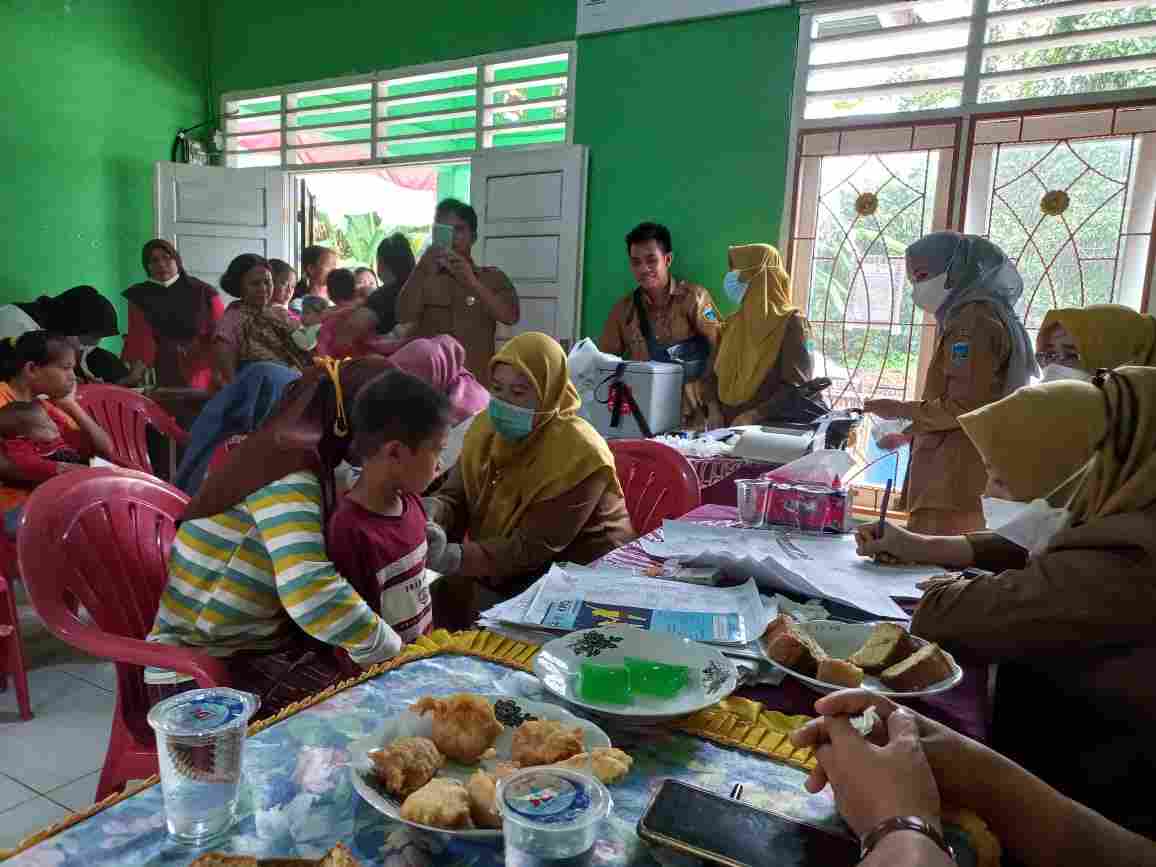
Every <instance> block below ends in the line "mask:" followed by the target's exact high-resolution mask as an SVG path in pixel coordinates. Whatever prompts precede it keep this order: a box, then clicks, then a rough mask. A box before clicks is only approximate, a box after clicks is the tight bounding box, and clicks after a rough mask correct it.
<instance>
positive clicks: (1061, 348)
mask: <svg viewBox="0 0 1156 867" xmlns="http://www.w3.org/2000/svg"><path fill="white" fill-rule="evenodd" d="M1036 360H1037V361H1038V362H1039V365H1040V370H1041V371H1043V379H1044V382H1050V381H1051V380H1055V379H1083V380H1085V381H1087V380H1089V379H1091V374H1093V373H1095V372H1096V371H1097V370H1099V369H1100V368H1102V367H1106V368H1108V369H1112V368H1114V367H1119V366H1120V365H1121V364H1143V365H1147V366H1149V367H1151V366H1152V365H1156V317H1152V316H1149V315H1147V314H1144V313H1137V312H1136V311H1135V310H1133V309H1131V308H1130V307H1124V306H1122V305H1120V304H1093V305H1092V306H1090V307H1068V308H1062V309H1059V310H1051V311H1049V312H1048V314H1047V316H1045V317H1044V321H1043V323H1042V324H1041V325H1040V333H1039V335H1038V336H1037V337H1036Z"/></svg>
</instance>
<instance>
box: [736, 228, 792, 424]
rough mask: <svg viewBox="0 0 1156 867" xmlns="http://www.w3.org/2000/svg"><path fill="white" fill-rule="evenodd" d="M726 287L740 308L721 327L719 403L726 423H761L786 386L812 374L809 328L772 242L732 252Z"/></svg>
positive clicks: (743, 247) (739, 248)
mask: <svg viewBox="0 0 1156 867" xmlns="http://www.w3.org/2000/svg"><path fill="white" fill-rule="evenodd" d="M728 259H729V262H730V268H731V270H730V271H728V272H727V276H726V280H725V282H724V285H723V288H724V290H725V291H726V293H727V294H728V295H729V296H730V297H731V300H733V301H735V302H737V303H739V304H740V307H739V310H738V312H737V313H735V314H734V315H733V316H731V317H730V318H729V319H727V321H726V323H725V324H724V325H723V335H722V341H721V343H720V344H719V349H718V356H717V358H716V359H715V373H716V374H717V377H718V396H719V404H720V406H721V409H722V416H723V420H724V422H725V423H726V424H760V423H762V422H764V421H766V420H767V417H766V410H767V409H768V408H769V407H770V406H773V401H774V400H775V398H776V397H777V396H778V395H779V392H780V390H781V389H782V388H783V386H784V385H802V384H803V383H804V382H807V381H808V380H809V379H810V378H811V369H812V362H811V352H810V349H809V348H808V341H809V338H810V329H809V327H808V325H807V320H806V319H805V318H804V317H803V314H802V312H801V311H800V310H799V309H798V308H797V307H793V306H791V278H790V275H789V274H787V272H786V270H785V269H784V268H783V259H782V257H781V256H780V255H779V251H778V250H776V249H775V248H774V247H772V246H771V245H770V244H744V245H742V246H738V247H731V248H730V250H729V252H728Z"/></svg>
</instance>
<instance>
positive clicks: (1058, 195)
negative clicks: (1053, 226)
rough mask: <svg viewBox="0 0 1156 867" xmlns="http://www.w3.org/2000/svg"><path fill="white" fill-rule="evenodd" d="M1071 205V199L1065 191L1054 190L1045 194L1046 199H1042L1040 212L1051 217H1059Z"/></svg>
mask: <svg viewBox="0 0 1156 867" xmlns="http://www.w3.org/2000/svg"><path fill="white" fill-rule="evenodd" d="M1071 203H1072V200H1071V198H1070V197H1069V196H1068V194H1067V193H1065V192H1064V191H1063V190H1052V191H1051V192H1049V193H1044V197H1043V198H1042V199H1040V210H1041V211H1043V212H1044V213H1045V214H1047V215H1048V216H1049V217H1058V216H1059V215H1060V214H1062V213H1063V212H1064V211H1066V210H1067V209H1068V205H1070V204H1071Z"/></svg>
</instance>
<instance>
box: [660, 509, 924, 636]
mask: <svg viewBox="0 0 1156 867" xmlns="http://www.w3.org/2000/svg"><path fill="white" fill-rule="evenodd" d="M641 544H642V547H643V550H645V551H646V553H647V554H649V555H651V556H652V557H658V558H660V559H669V558H678V559H680V560H683V561H688V562H691V563H695V564H709V565H712V566H721V567H723V568H724V569H725V570H726V571H727V572H728V573H730V574H736V573H737V574H742V575H751V576H753V577H754V579H755V580H756V581H757V582H758V584H759V586H760V587H762V588H763V589H766V590H770V591H778V590H782V591H785V592H787V593H794V594H797V595H801V596H805V597H819V598H821V599H832V600H834V601H836V602H841V603H843V604H845V605H850V606H852V607H854V608H858V609H860V610H861V611H865V612H867V613H868V614H871V615H874V616H877V617H889V618H895V619H904V620H906V619H907V614H906V612H904V610H903V609H902V608H900V607H899V606H898V605H897V604H896V603H895V602H894V599H896V598H898V599H918V598H920V597H921V596H922V595H923V594H922V592H921V591H920V590H919V589H918V588H917V587H916V584H918V583H919V582H920V581H923V580H925V579H927V578H930V577H932V576H933V575H939V574H942V573H943V569H942V567H938V566H922V565H921V566H884V565H881V564H878V563H875V562H873V561H871V560H868V559H866V558H864V557H860V556H859V555H858V554H857V553H856V552H855V540H854V538H853V537H852V536H850V535H842V534H822V535H820V534H808V533H798V532H795V531H792V530H788V529H785V528H768V529H761V530H747V529H743V528H740V527H719V526H710V525H705V524H696V523H693V522H691V521H665V522H664V523H663V527H662V539H653V538H643V539H642V540H641Z"/></svg>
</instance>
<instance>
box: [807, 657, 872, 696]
mask: <svg viewBox="0 0 1156 867" xmlns="http://www.w3.org/2000/svg"><path fill="white" fill-rule="evenodd" d="M815 679H816V680H821V681H823V683H833V684H836V685H837V686H847V687H851V688H852V689H854V688H856V687H859V686H862V685H863V669H861V668H860V667H859V666H857V665H856V664H855V663H853V662H848V661H847V660H845V659H831V658H829V657H828V658H827V659H824V660H822V661H821V662H820V663H819V668H818V669H817V670H816V672H815Z"/></svg>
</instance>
